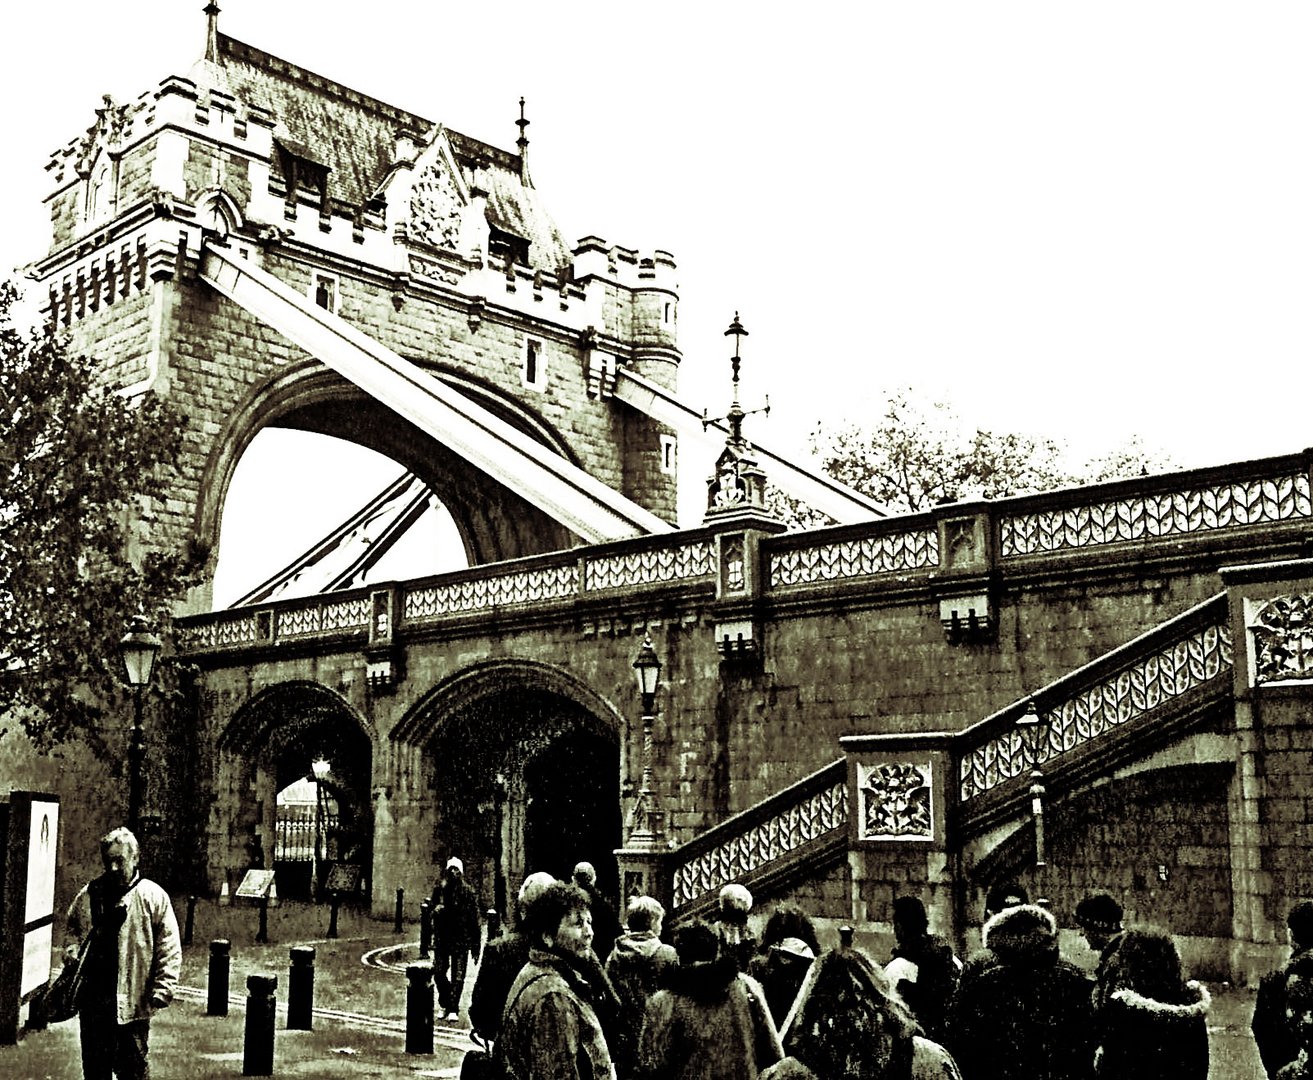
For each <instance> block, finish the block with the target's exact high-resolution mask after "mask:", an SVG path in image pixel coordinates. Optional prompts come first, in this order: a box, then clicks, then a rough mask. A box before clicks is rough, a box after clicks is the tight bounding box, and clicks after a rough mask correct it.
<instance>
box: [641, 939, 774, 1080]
mask: <svg viewBox="0 0 1313 1080" xmlns="http://www.w3.org/2000/svg"><path fill="white" fill-rule="evenodd" d="M675 951H676V952H677V953H678V954H679V964H678V966H677V967H675V968H674V969H673V970H671V972H670V976H669V985H668V986H667V987H666V988H665V989H662V990H658V991H657V992H656V993H655V994H653V995H652V999H651V1000H650V1001H649V1002H648V1004H647V1014H646V1016H645V1017H644V1020H643V1032H642V1035H641V1037H640V1039H639V1048H638V1062H637V1067H636V1069H635V1070H634V1076H635V1077H636V1078H638V1080H742V1078H743V1077H755V1076H756V1075H757V1074H758V1073H759V1072H760V1071H761V1070H762V1069H764V1068H765V1067H766V1066H768V1065H772V1064H774V1063H775V1062H776V1061H779V1060H780V1058H782V1057H783V1056H784V1051H783V1048H782V1047H781V1046H780V1037H779V1033H778V1032H777V1031H776V1030H775V1023H774V1021H773V1020H771V1018H770V1012H769V1010H768V1008H767V1006H766V996H765V994H764V993H763V991H762V989H761V987H760V986H759V985H758V984H757V981H756V980H755V979H753V978H752V977H751V976H749V975H745V974H743V973H742V972H740V971H739V970H738V967H737V965H736V962H735V960H734V958H733V956H731V955H729V954H727V953H724V952H722V951H721V942H720V939H719V937H718V935H717V933H716V930H715V928H714V927H712V926H709V925H708V924H706V923H702V922H698V923H691V924H690V925H688V926H685V927H682V928H681V929H680V931H679V933H678V934H677V935H676V937H675Z"/></svg>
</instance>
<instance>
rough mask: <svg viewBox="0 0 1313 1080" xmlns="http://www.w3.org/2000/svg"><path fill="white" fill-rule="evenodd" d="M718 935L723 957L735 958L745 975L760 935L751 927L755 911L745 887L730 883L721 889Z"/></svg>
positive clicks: (736, 963) (718, 903)
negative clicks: (751, 918)
mask: <svg viewBox="0 0 1313 1080" xmlns="http://www.w3.org/2000/svg"><path fill="white" fill-rule="evenodd" d="M716 903H717V907H716V919H715V924H714V925H715V928H716V933H717V935H719V937H720V951H721V953H722V955H725V956H729V957H731V958H733V960H734V965H735V967H737V968H738V970H739V971H743V972H746V971H747V970H748V964H749V963H751V962H752V956H753V953H755V952H756V951H757V936H756V935H755V934H754V933H753V932H752V930H751V929H750V928H749V926H748V913H749V912H751V911H752V893H750V892H749V891H748V889H747V887H746V886H744V885H740V884H738V883H737V882H731V883H730V884H728V885H725V886H724V887H722V888H721V890H720V895H719V896H718V897H717V899H716Z"/></svg>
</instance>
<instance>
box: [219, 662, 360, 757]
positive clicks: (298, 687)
mask: <svg viewBox="0 0 1313 1080" xmlns="http://www.w3.org/2000/svg"><path fill="white" fill-rule="evenodd" d="M293 708H295V709H296V710H298V712H299V715H300V717H301V720H300V726H302V727H304V726H306V725H307V724H319V723H335V724H340V723H342V722H343V721H349V722H350V723H351V724H353V725H354V726H355V728H356V729H357V730H358V731H359V733H360V734H361V735H363V736H364V737H365V738H366V739H368V740H369V742H370V743H371V744H373V743H374V742H375V740H376V739H377V735H378V733H377V732H376V731H375V729H374V725H373V723H372V722H371V721H370V720H369V718H368V717H365V716H362V715H361V714H360V713H359V712H357V711H356V710H355V709H354V708H352V707H351V704H350V703H349V702H348V701H347V700H346V698H344V697H343V696H342V695H341V694H339V693H337V692H336V691H335V690H330V689H329V688H328V687H326V686H324V685H323V684H322V683H317V682H312V681H310V680H308V679H305V680H302V679H298V680H294V681H291V682H285V683H278V684H277V685H275V686H270V687H268V688H267V689H264V690H261V691H260V692H259V693H258V694H256V695H255V697H253V698H251V700H250V701H248V702H247V703H246V704H245V705H243V706H242V707H241V708H240V709H238V710H237V713H236V714H235V715H234V716H233V718H232V720H231V721H229V723H228V725H227V727H225V728H224V730H223V731H222V732H221V733H220V735H219V739H218V742H217V744H216V746H217V748H218V749H219V750H220V751H221V752H226V753H231V754H243V753H250V752H251V751H253V750H257V749H260V748H263V747H265V746H267V745H269V743H270V742H271V741H272V739H273V738H274V737H275V735H276V728H277V726H278V724H279V721H280V720H282V719H285V718H286V716H287V715H288V712H289V711H290V710H291V709H293Z"/></svg>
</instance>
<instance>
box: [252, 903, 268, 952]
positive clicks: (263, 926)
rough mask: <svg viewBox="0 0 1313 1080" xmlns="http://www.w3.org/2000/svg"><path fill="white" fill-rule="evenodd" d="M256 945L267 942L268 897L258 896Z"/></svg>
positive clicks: (266, 943)
mask: <svg viewBox="0 0 1313 1080" xmlns="http://www.w3.org/2000/svg"><path fill="white" fill-rule="evenodd" d="M255 941H256V944H257V945H268V944H269V897H267V896H262V897H260V929H259V930H257V931H256V934H255Z"/></svg>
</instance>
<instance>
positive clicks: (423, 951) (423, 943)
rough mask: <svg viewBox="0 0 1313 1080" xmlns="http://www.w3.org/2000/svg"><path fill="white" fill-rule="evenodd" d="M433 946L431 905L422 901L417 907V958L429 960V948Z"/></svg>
mask: <svg viewBox="0 0 1313 1080" xmlns="http://www.w3.org/2000/svg"><path fill="white" fill-rule="evenodd" d="M432 944H433V905H432V904H431V903H430V902H429V901H427V900H423V901H421V902H420V905H419V958H420V959H421V960H427V959H428V958H429V948H430V947H431V946H432Z"/></svg>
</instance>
